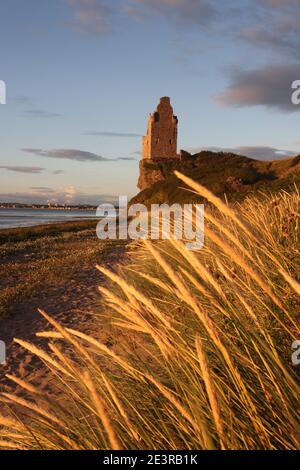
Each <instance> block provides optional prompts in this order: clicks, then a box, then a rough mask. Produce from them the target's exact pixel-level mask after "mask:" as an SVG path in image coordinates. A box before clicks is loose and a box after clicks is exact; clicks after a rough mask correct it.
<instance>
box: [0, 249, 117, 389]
mask: <svg viewBox="0 0 300 470" xmlns="http://www.w3.org/2000/svg"><path fill="white" fill-rule="evenodd" d="M124 251H125V249H124V247H122V246H117V247H116V249H114V250H113V251H109V252H108V253H107V255H105V256H104V260H102V262H101V264H102V265H106V266H107V267H109V268H112V267H113V266H114V265H116V264H117V262H119V261H120V260H121V259H122V257H123V255H124ZM78 269H80V275H79V276H78V275H77V276H74V279H73V280H71V282H68V283H67V284H64V283H59V284H58V285H49V286H47V289H45V292H42V293H41V295H40V297H39V298H38V299H31V300H30V301H27V302H26V303H23V304H21V305H18V307H16V308H15V309H14V312H13V313H12V314H11V315H10V316H9V317H7V318H4V319H2V320H0V337H1V340H3V341H4V342H5V343H6V347H7V364H6V365H4V366H3V365H0V386H1V388H2V389H3V388H4V389H7V387H13V388H15V386H14V385H12V383H11V382H10V381H7V379H6V377H5V374H7V373H9V374H13V375H16V376H18V377H22V378H23V379H26V380H32V379H33V380H34V381H35V382H36V380H37V379H38V382H39V384H40V385H41V387H42V388H44V389H48V385H49V384H48V383H47V378H46V377H47V374H46V373H45V368H44V365H43V364H42V363H41V362H40V361H39V360H38V359H37V358H36V357H35V356H33V355H32V354H31V353H29V352H27V351H24V349H22V348H21V347H20V346H19V345H17V344H16V343H14V342H13V339H14V338H20V339H23V340H25V341H29V342H31V343H33V344H35V345H40V344H43V345H45V340H41V339H39V338H37V337H36V336H35V333H36V332H37V331H43V330H45V329H46V330H47V329H51V327H50V328H49V325H48V324H47V322H46V321H45V320H44V318H43V317H42V316H41V315H40V314H39V312H38V310H37V309H38V308H41V309H43V310H45V311H46V312H47V313H48V314H50V315H51V316H52V317H53V318H55V319H56V320H57V321H58V322H60V323H61V324H62V325H64V326H68V327H72V328H75V329H78V330H81V331H84V332H85V333H88V334H93V333H94V335H96V336H97V337H99V335H100V336H101V339H102V340H103V341H104V342H105V341H106V340H107V341H109V336H108V334H107V333H105V332H104V331H103V332H99V331H95V328H96V325H95V321H94V312H95V311H97V307H98V305H99V293H98V290H97V287H98V286H99V285H100V284H101V283H102V282H104V280H103V277H102V276H101V274H100V273H99V271H97V270H96V268H95V267H94V266H93V265H91V266H89V265H84V266H83V267H78ZM77 274H78V273H77ZM97 328H99V326H97Z"/></svg>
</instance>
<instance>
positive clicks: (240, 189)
mask: <svg viewBox="0 0 300 470" xmlns="http://www.w3.org/2000/svg"><path fill="white" fill-rule="evenodd" d="M143 165H144V171H146V172H150V173H151V172H154V171H155V172H156V173H158V172H159V173H160V175H161V180H160V181H157V182H156V183H155V184H153V185H151V186H150V187H148V188H147V189H144V190H143V191H141V192H140V193H139V194H138V195H137V196H135V197H134V198H133V199H132V201H131V202H132V203H143V204H146V205H149V204H158V203H163V202H169V203H175V202H179V203H184V202H191V201H193V202H196V201H198V200H199V199H201V197H200V196H199V195H195V194H192V193H191V192H190V191H189V192H188V191H187V190H186V189H187V188H186V187H185V185H184V184H183V183H182V182H180V181H179V180H178V179H177V178H176V176H175V175H174V171H175V170H178V171H180V172H181V173H183V174H185V175H186V176H188V177H190V178H192V179H193V180H194V181H196V182H198V183H200V184H201V185H203V186H205V187H206V188H208V189H209V190H211V191H212V192H213V193H215V194H217V195H219V196H223V195H224V194H226V196H227V197H228V199H229V200H231V199H233V200H241V199H243V196H245V194H249V193H255V194H257V192H258V191H259V190H270V191H277V190H278V189H289V188H290V187H292V186H293V184H294V183H296V184H297V183H300V155H298V156H296V157H294V158H288V159H284V160H274V161H263V160H254V159H252V158H247V157H244V156H241V155H236V154H232V153H223V152H219V153H215V152H208V151H203V152H200V153H198V154H195V155H189V154H187V155H186V159H185V160H183V161H170V162H166V163H152V162H151V163H148V162H144V163H143Z"/></svg>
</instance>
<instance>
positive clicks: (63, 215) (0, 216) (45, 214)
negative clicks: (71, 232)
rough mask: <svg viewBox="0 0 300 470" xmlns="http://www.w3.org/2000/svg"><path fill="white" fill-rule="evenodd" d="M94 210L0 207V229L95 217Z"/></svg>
mask: <svg viewBox="0 0 300 470" xmlns="http://www.w3.org/2000/svg"><path fill="white" fill-rule="evenodd" d="M95 218H96V211H92V210H64V209H61V210H60V209H14V208H11V209H10V208H9V209H7V208H0V230H1V229H7V228H17V227H34V226H36V225H47V224H57V223H63V222H70V221H77V220H88V219H95Z"/></svg>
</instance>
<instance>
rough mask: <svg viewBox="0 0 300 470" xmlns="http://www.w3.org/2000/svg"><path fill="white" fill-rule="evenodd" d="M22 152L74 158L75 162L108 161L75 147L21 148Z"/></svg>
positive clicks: (66, 158)
mask: <svg viewBox="0 0 300 470" xmlns="http://www.w3.org/2000/svg"><path fill="white" fill-rule="evenodd" d="M21 150H22V151H23V152H27V153H31V154H33V155H36V156H38V157H46V158H57V159H60V160H74V161H77V162H104V161H108V159H107V158H104V157H101V155H97V154H95V153H92V152H85V151H83V150H77V149H54V150H43V149H36V148H23V149H21Z"/></svg>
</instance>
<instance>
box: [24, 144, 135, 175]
mask: <svg viewBox="0 0 300 470" xmlns="http://www.w3.org/2000/svg"><path fill="white" fill-rule="evenodd" d="M21 150H22V152H26V153H31V154H32V155H35V156H37V157H46V158H57V159H60V160H73V161H76V162H117V161H120V160H124V161H128V160H134V159H133V158H131V157H117V158H105V157H102V156H101V155H97V154H96V153H92V152H86V151H84V150H77V149H53V150H43V149H36V148H23V149H21ZM56 174H59V173H56Z"/></svg>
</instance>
